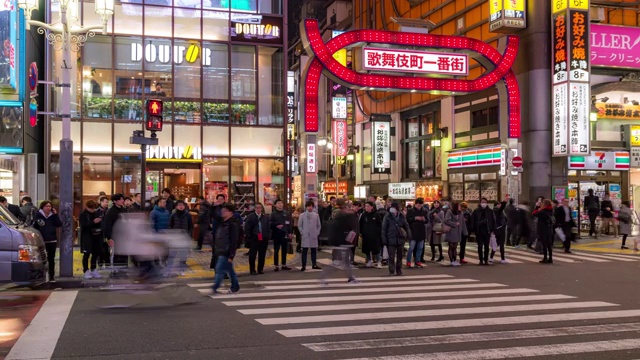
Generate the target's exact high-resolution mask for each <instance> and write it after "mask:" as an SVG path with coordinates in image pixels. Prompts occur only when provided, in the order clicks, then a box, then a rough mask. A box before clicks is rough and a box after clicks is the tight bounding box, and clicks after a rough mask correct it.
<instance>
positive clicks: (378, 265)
mask: <svg viewBox="0 0 640 360" xmlns="http://www.w3.org/2000/svg"><path fill="white" fill-rule="evenodd" d="M636 250H638V249H636ZM376 269H382V262H381V261H378V262H377V263H376Z"/></svg>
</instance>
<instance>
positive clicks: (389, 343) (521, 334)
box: [302, 323, 640, 352]
mask: <svg viewBox="0 0 640 360" xmlns="http://www.w3.org/2000/svg"><path fill="white" fill-rule="evenodd" d="M634 331H640V323H626V324H624V326H621V324H605V325H588V326H571V327H561V328H547V329H536V330H515V331H494V332H481V333H467V334H456V335H455V336H451V335H450V334H448V335H433V336H419V337H408V338H393V339H373V340H351V341H334V342H321V343H309V344H302V345H303V346H305V347H307V348H308V349H311V350H313V351H317V352H322V351H339V350H362V349H378V348H392V347H406V346H425V345H426V346H429V345H442V344H461V343H470V342H483V341H493V340H495V339H500V340H501V341H504V340H517V339H534V338H546V337H549V338H552V337H556V336H576V335H593V334H610V333H621V332H634Z"/></svg>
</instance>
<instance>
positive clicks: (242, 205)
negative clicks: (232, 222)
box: [233, 181, 256, 218]
mask: <svg viewBox="0 0 640 360" xmlns="http://www.w3.org/2000/svg"><path fill="white" fill-rule="evenodd" d="M233 202H234V203H235V205H236V211H238V212H239V213H240V216H242V217H243V218H244V217H245V216H246V215H248V214H249V212H250V211H252V209H253V207H254V205H255V203H256V183H255V182H253V181H234V182H233Z"/></svg>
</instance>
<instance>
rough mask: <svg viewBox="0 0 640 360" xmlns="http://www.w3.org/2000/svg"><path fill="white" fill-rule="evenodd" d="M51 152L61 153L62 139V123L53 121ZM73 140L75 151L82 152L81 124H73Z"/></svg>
mask: <svg viewBox="0 0 640 360" xmlns="http://www.w3.org/2000/svg"><path fill="white" fill-rule="evenodd" d="M50 139H51V151H52V152H59V151H60V140H61V139H62V121H59V120H52V121H51V135H50ZM71 140H72V141H73V151H77V152H80V145H81V143H80V122H78V121H72V122H71Z"/></svg>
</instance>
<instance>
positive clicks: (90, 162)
mask: <svg viewBox="0 0 640 360" xmlns="http://www.w3.org/2000/svg"><path fill="white" fill-rule="evenodd" d="M111 169H112V164H111V156H94V155H89V156H83V157H82V203H85V202H86V201H87V200H89V199H93V200H96V199H98V196H99V195H100V192H101V191H104V192H105V193H107V194H113V192H112V189H111V187H112V182H111V180H112V177H111Z"/></svg>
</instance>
